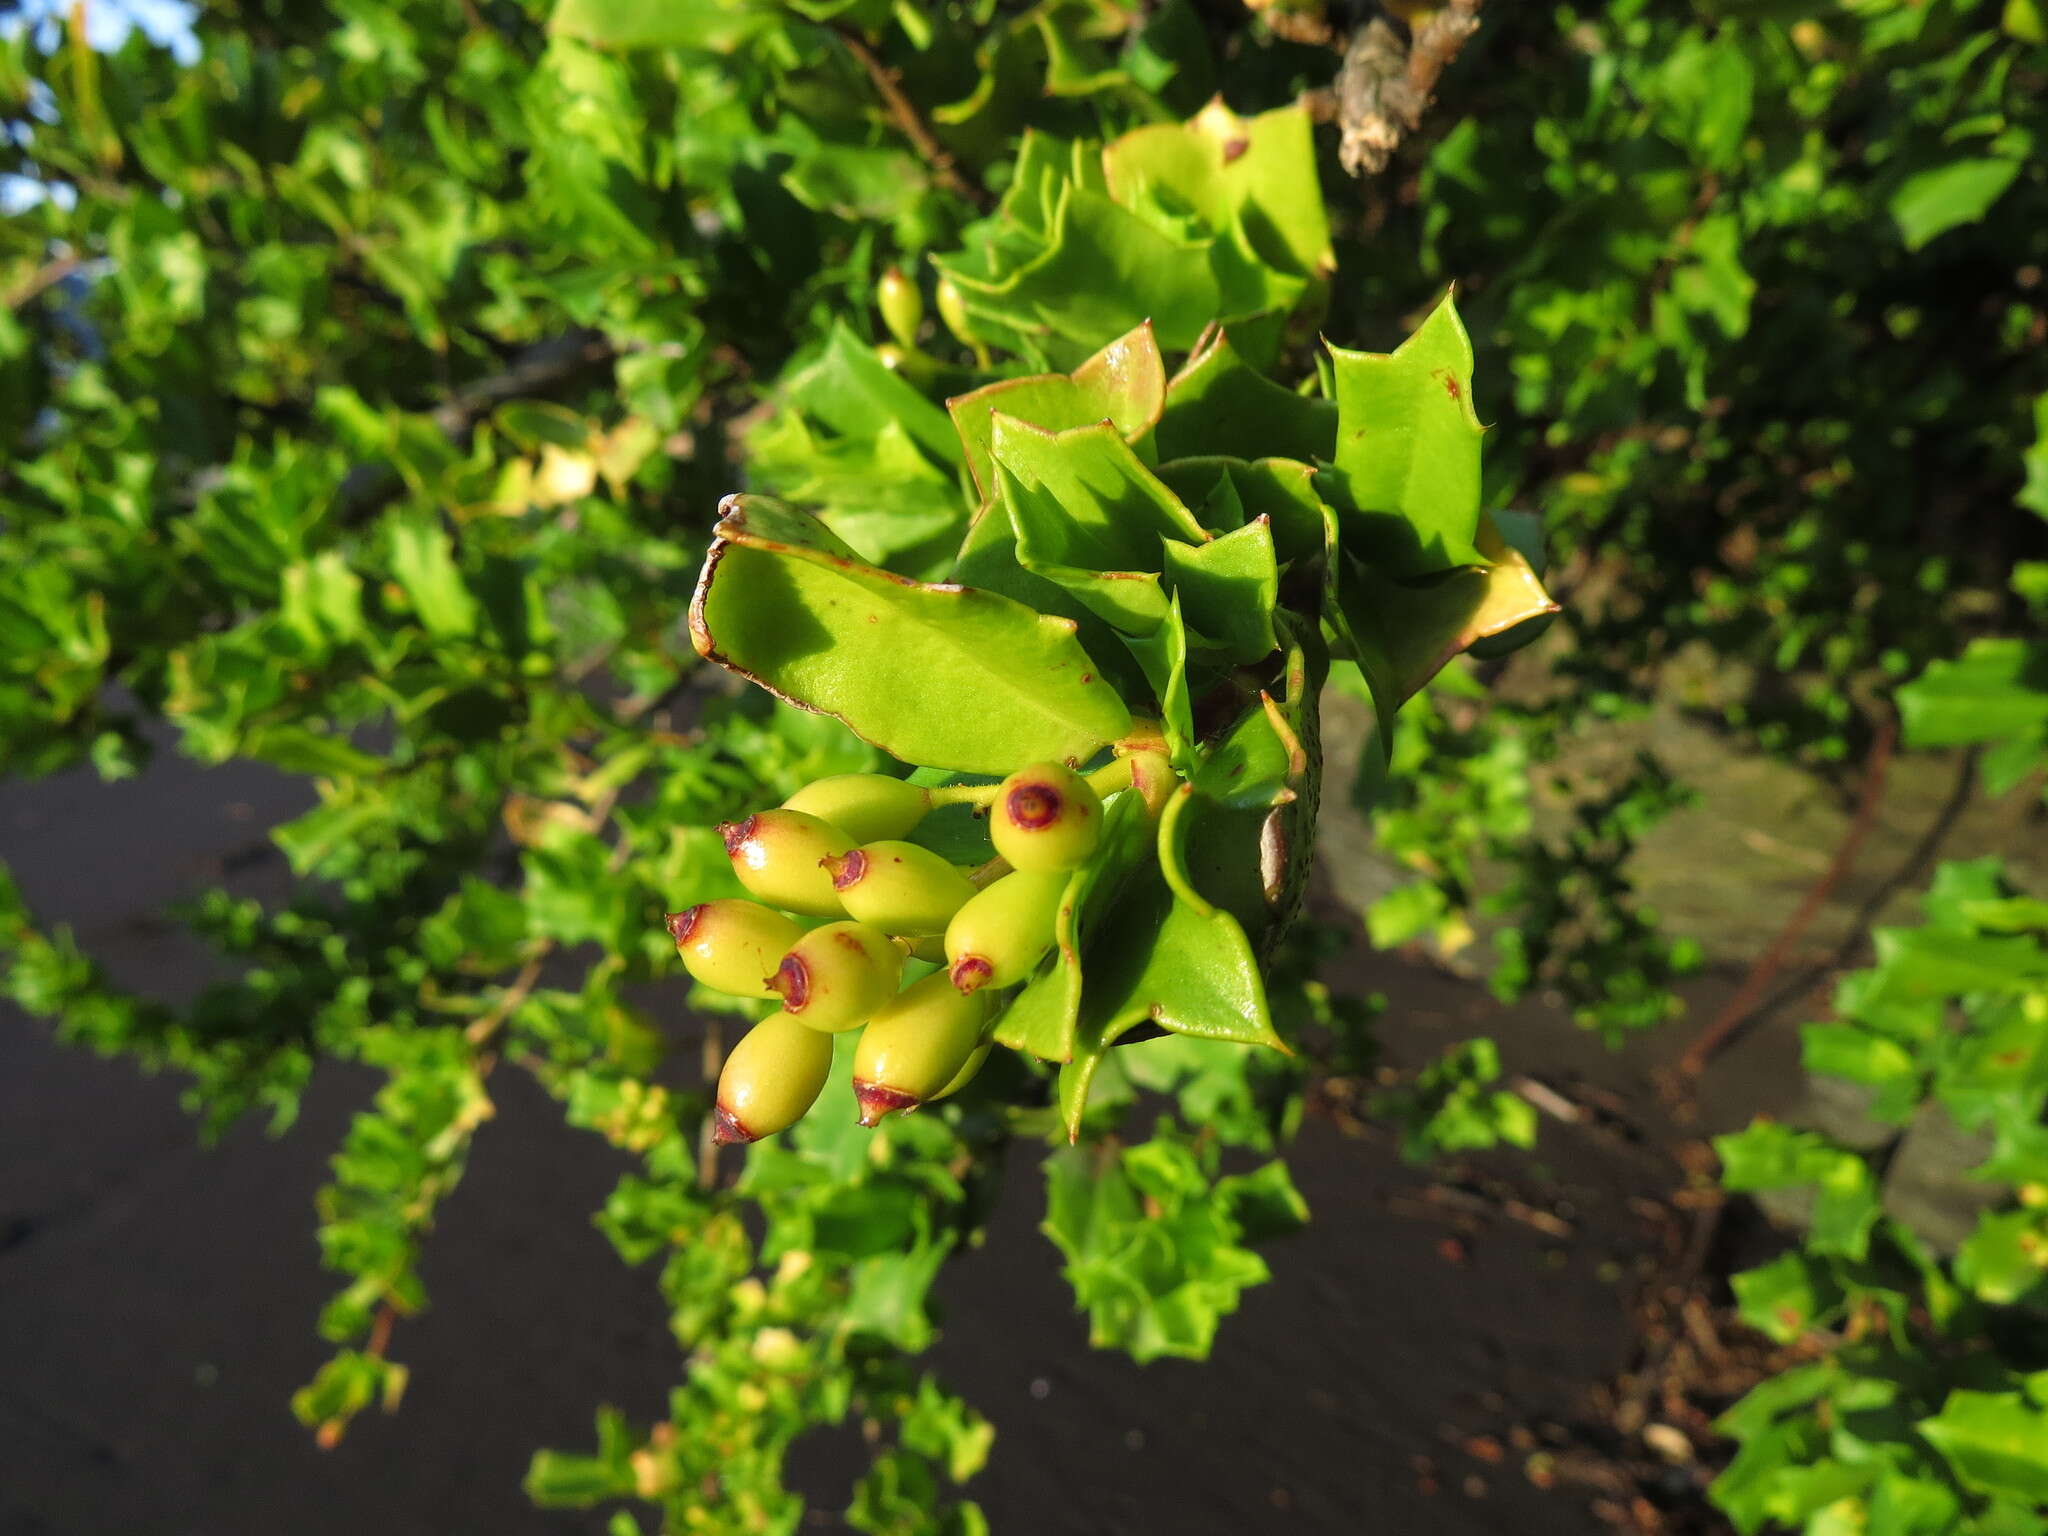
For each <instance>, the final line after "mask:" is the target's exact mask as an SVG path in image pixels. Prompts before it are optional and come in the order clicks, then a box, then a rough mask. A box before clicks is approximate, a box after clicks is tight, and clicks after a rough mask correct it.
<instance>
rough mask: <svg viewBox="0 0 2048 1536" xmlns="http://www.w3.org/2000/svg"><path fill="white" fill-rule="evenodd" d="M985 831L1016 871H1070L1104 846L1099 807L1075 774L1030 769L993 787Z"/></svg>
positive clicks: (1049, 767) (1055, 767) (1038, 766)
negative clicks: (1098, 844)
mask: <svg viewBox="0 0 2048 1536" xmlns="http://www.w3.org/2000/svg"><path fill="white" fill-rule="evenodd" d="M988 830H989V836H990V837H992V838H994V839H995V845H996V852H997V853H999V854H1001V855H1002V856H1003V857H1004V858H1006V859H1008V860H1009V861H1010V865H1011V867H1012V868H1014V869H1019V870H1054V869H1074V868H1077V867H1079V866H1080V865H1082V864H1085V863H1087V862H1088V855H1090V854H1091V853H1093V852H1094V851H1095V845H1096V844H1097V843H1099V842H1100V841H1102V801H1101V799H1100V797H1099V796H1097V795H1096V793H1095V791H1094V790H1093V789H1091V788H1090V787H1089V785H1088V781H1087V780H1086V779H1084V778H1082V777H1081V776H1080V775H1079V774H1078V773H1076V772H1074V770H1073V769H1071V768H1067V767H1063V766H1061V765H1060V764H1058V763H1031V764H1028V765H1026V766H1025V767H1022V768H1019V769H1018V770H1017V771H1016V772H1015V773H1013V774H1011V775H1010V776H1009V777H1008V778H1007V779H1005V780H1003V782H1002V783H1001V784H1000V785H998V786H997V788H996V798H995V802H994V803H993V804H992V805H990V806H989V810H988Z"/></svg>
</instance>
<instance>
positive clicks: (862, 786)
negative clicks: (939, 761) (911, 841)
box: [782, 773, 932, 843]
mask: <svg viewBox="0 0 2048 1536" xmlns="http://www.w3.org/2000/svg"><path fill="white" fill-rule="evenodd" d="M782 808H783V809H784V810H786V811H803V812H805V813H806V814H808V815H811V816H816V817H817V818H818V819H819V820H821V821H829V822H830V823H831V824H832V825H833V826H835V827H837V828H838V829H839V830H840V831H842V832H844V833H845V834H846V835H847V836H848V837H850V838H852V839H853V840H854V841H855V842H856V843H873V842H879V841H881V840H882V839H884V838H895V837H907V836H908V835H909V834H910V829H911V828H912V827H915V826H916V825H917V824H918V823H919V822H920V821H923V820H924V817H925V812H927V811H929V810H930V809H931V808H932V795H931V791H930V790H928V789H920V788H919V787H918V786H917V785H915V784H906V783H904V782H903V780H901V779H892V778H890V777H889V776H888V775H887V774H885V773H835V774H832V775H831V776H830V777H828V778H823V779H814V780H812V781H811V782H810V783H808V784H806V785H805V786H804V787H803V788H802V789H800V790H798V791H797V792H796V793H795V794H793V795H791V796H790V797H789V798H788V799H787V800H785V801H783V802H782Z"/></svg>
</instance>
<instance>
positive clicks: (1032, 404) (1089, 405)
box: [946, 322, 1166, 500]
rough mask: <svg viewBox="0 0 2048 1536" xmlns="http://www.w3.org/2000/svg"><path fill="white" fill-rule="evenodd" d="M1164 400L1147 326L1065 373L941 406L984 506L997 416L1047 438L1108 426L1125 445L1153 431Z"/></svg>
mask: <svg viewBox="0 0 2048 1536" xmlns="http://www.w3.org/2000/svg"><path fill="white" fill-rule="evenodd" d="M1165 401H1166V364H1165V362H1164V360H1163V359H1162V358H1161V357H1160V355H1159V344H1158V342H1156V341H1155V340H1153V337H1152V326H1151V324H1150V322H1147V323H1145V324H1143V325H1140V326H1139V327H1138V328H1137V329H1136V330H1133V331H1131V332H1130V333H1129V334H1127V335H1124V336H1121V337H1119V338H1117V339H1116V340H1115V341H1113V342H1111V343H1110V344H1109V345H1108V346H1106V347H1104V348H1103V349H1102V350H1101V351H1100V352H1097V353H1096V354H1095V355H1094V356H1093V357H1091V358H1089V359H1088V360H1087V361H1086V362H1085V363H1083V364H1081V366H1080V367H1078V368H1076V369H1075V370H1074V371H1073V372H1072V373H1070V374H1067V373H1047V374H1035V375H1032V376H1031V377H1028V378H1022V379H1004V380H1002V381H1000V382H998V383H995V384H988V385H984V386H983V387H982V388H980V389H977V390H974V391H973V392H971V393H969V394H965V395H955V396H954V397H953V398H952V399H950V400H948V401H947V402H946V410H947V411H948V412H949V413H950V414H951V416H952V419H953V425H954V427H955V428H956V429H957V431H958V432H959V435H960V446H961V448H962V449H963V450H964V451H965V453H966V456H967V468H968V472H969V473H970V474H971V475H972V476H973V478H974V485H975V489H976V490H977V491H978V492H979V493H980V495H981V498H982V499H983V500H987V499H988V497H989V495H990V494H991V493H992V492H993V491H994V490H995V477H994V473H993V469H992V466H991V463H990V460H991V457H992V455H993V452H994V445H993V439H994V436H995V418H996V417H997V416H998V415H1001V416H1007V417H1010V418H1011V419H1013V420H1015V421H1018V422H1024V423H1028V424H1029V425H1031V426H1034V427H1038V428H1041V429H1043V430H1044V431H1046V432H1051V433H1064V432H1066V431H1067V430H1068V429H1069V428H1072V427H1093V426H1095V425H1097V424H1098V423H1101V422H1105V421H1106V422H1108V423H1109V425H1110V426H1111V427H1112V428H1114V429H1115V431H1116V433H1117V434H1118V435H1119V436H1121V437H1122V438H1123V440H1124V441H1125V442H1127V443H1134V442H1136V441H1138V439H1140V438H1142V437H1143V436H1144V435H1145V434H1146V433H1147V432H1150V431H1151V430H1152V427H1153V425H1154V423H1156V422H1157V421H1158V420H1159V413H1160V411H1161V410H1162V409H1163V408H1164V406H1165Z"/></svg>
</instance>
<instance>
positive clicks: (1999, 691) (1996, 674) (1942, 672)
mask: <svg viewBox="0 0 2048 1536" xmlns="http://www.w3.org/2000/svg"><path fill="white" fill-rule="evenodd" d="M1899 715H1900V718H1901V720H1902V721H1903V722H1904V724H1905V728H1906V729H1905V734H1906V744H1907V745H1908V746H1912V747H1965V746H1972V745H1975V744H1976V743H1979V742H1986V741H2000V740H2004V739H2007V738H2015V739H2029V740H2031V739H2033V738H2035V737H2037V736H2039V735H2040V734H2041V733H2042V732H2043V731H2044V730H2048V649H2044V648H2043V647H2041V646H2039V645H2030V644H2029V643H2028V642H2026V641H2024V640H2017V639H1994V640H1973V641H1971V642H1970V646H1969V649H1967V650H1965V651H1964V652H1963V654H1962V656H1961V657H1960V658H1959V659H1958V660H1955V661H1937V662H1935V663H1934V664H1933V665H1932V666H1930V667H1929V668H1928V669H1927V670H1926V672H1924V673H1923V674H1922V675H1921V676H1920V677H1919V678H1918V679H1917V680H1915V681H1914V682H1911V683H1908V684H1907V685H1906V686H1905V687H1903V688H1901V689H1900V690H1899Z"/></svg>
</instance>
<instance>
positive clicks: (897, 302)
mask: <svg viewBox="0 0 2048 1536" xmlns="http://www.w3.org/2000/svg"><path fill="white" fill-rule="evenodd" d="M875 305H876V307H877V308H879V309H880V310H881V311H882V324H884V325H886V326H887V327H888V328H889V334H890V335H891V336H894V337H895V338H896V339H897V340H898V341H900V342H902V343H903V345H904V346H906V347H915V346H916V345H917V328H918V326H920V325H921V324H923V323H924V295H923V294H922V293H920V292H918V289H917V284H915V283H913V282H912V281H911V280H910V279H909V278H907V277H905V276H904V275H903V270H902V268H900V267H891V268H889V270H888V271H886V272H884V273H883V274H882V277H881V281H879V282H878V283H876V284H875Z"/></svg>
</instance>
